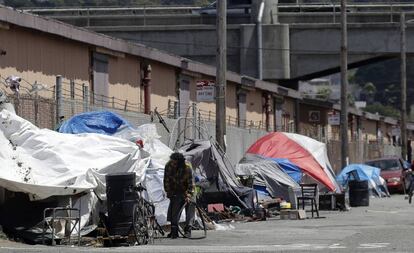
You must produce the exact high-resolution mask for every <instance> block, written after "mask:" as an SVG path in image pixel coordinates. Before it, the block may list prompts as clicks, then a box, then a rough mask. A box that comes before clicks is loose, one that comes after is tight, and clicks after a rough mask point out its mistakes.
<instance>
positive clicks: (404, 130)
mask: <svg viewBox="0 0 414 253" xmlns="http://www.w3.org/2000/svg"><path fill="white" fill-rule="evenodd" d="M406 25H407V24H406V22H405V13H401V17H400V32H401V39H400V42H401V120H400V121H401V122H400V127H401V156H402V158H403V159H404V161H406V160H407V57H406V51H407V49H406V35H405V28H406Z"/></svg>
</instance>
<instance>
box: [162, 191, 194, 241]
mask: <svg viewBox="0 0 414 253" xmlns="http://www.w3.org/2000/svg"><path fill="white" fill-rule="evenodd" d="M184 203H185V198H184V196H183V195H175V196H172V197H171V198H170V205H169V206H168V214H167V220H168V221H170V222H171V236H175V237H178V222H179V220H180V211H181V208H182V207H183V205H184ZM194 211H195V206H194V204H192V203H190V204H189V205H187V206H186V208H185V214H186V217H185V228H186V229H185V230H186V231H185V232H187V231H188V230H189V229H190V228H189V226H188V224H191V222H192V221H193V219H194V213H195V212H194Z"/></svg>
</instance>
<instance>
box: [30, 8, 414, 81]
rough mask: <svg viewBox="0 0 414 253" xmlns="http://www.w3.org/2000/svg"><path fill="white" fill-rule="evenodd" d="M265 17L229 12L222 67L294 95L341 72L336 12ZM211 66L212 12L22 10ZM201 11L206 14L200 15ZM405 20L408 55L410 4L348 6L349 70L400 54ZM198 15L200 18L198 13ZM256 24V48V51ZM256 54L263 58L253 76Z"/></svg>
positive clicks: (413, 49)
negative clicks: (303, 85)
mask: <svg viewBox="0 0 414 253" xmlns="http://www.w3.org/2000/svg"><path fill="white" fill-rule="evenodd" d="M263 1H264V4H265V12H264V18H263V20H262V22H261V23H260V24H258V23H257V12H258V11H257V10H258V4H259V3H260V2H261V0H253V5H251V6H230V8H229V14H228V17H227V19H228V39H227V41H228V45H227V46H228V68H229V70H232V71H235V72H238V73H241V74H245V75H249V76H254V77H258V76H262V77H263V79H265V80H273V81H276V82H279V83H281V84H285V85H287V86H289V87H293V88H295V87H296V85H297V83H298V81H299V80H308V79H311V78H316V77H321V76H325V75H328V74H332V73H336V72H339V70H340V69H339V63H340V60H339V52H340V23H339V22H340V6H339V5H338V4H327V3H313V4H300V3H293V4H281V3H280V4H278V3H277V1H275V0H263ZM24 11H26V12H30V13H34V14H38V15H44V16H48V17H51V18H56V19H59V20H61V21H63V22H67V23H70V24H73V25H77V26H81V27H85V28H87V29H91V30H94V31H96V32H100V33H105V34H108V35H110V36H115V37H119V38H123V39H127V40H130V41H133V42H137V43H142V44H146V45H148V46H151V47H156V48H159V49H162V50H166V51H170V52H172V53H175V54H178V55H181V56H184V57H188V58H190V59H194V60H197V61H201V62H205V63H207V64H211V65H215V52H216V49H215V43H216V35H215V32H216V31H215V25H214V24H215V19H216V17H215V12H214V10H209V11H210V12H208V9H207V11H206V8H200V7H131V8H65V9H26V10H24ZM205 12H207V13H205ZM401 12H405V13H406V19H407V20H409V22H407V52H408V54H411V53H414V24H411V23H410V20H412V19H414V3H396V2H392V1H388V2H387V3H375V4H367V3H355V4H350V5H348V7H347V13H348V22H349V25H348V37H349V38H348V43H349V45H348V49H349V59H348V62H349V68H353V67H358V66H361V65H364V64H369V63H372V62H376V61H381V60H384V59H389V58H392V57H397V56H398V55H399V52H400V46H399V45H400V35H399V27H400V25H399V17H400V13H401ZM203 13H204V14H203ZM258 25H260V26H261V27H262V29H261V30H262V33H261V38H262V41H263V44H262V45H258V43H257V42H258V41H260V40H258V36H259V35H258V33H257V28H258ZM259 54H262V55H263V58H262V59H263V62H262V68H261V69H259V68H258V66H259V64H258V59H259V57H258V56H259Z"/></svg>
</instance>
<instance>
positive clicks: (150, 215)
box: [145, 201, 156, 244]
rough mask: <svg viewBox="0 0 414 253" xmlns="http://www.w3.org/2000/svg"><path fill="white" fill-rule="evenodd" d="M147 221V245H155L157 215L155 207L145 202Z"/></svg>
mask: <svg viewBox="0 0 414 253" xmlns="http://www.w3.org/2000/svg"><path fill="white" fill-rule="evenodd" d="M145 209H146V220H147V224H146V225H147V243H148V244H154V237H155V226H156V224H155V213H154V211H155V210H154V206H153V205H152V204H151V203H150V202H147V201H146V202H145Z"/></svg>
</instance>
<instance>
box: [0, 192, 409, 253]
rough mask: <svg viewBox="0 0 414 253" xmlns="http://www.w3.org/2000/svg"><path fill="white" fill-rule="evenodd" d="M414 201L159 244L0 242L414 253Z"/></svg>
mask: <svg viewBox="0 0 414 253" xmlns="http://www.w3.org/2000/svg"><path fill="white" fill-rule="evenodd" d="M413 214H414V204H413V205H409V204H408V201H407V200H405V199H404V196H402V195H393V196H392V197H391V198H383V199H370V206H369V207H355V208H352V209H351V210H350V211H348V212H336V211H335V212H327V211H322V212H321V216H323V218H320V219H306V220H280V219H278V218H275V219H271V220H268V221H261V222H245V223H238V222H233V223H231V225H232V226H233V227H234V229H232V230H226V231H209V232H208V237H207V238H206V239H202V240H188V239H183V238H181V239H176V240H170V239H159V240H156V242H155V245H149V246H136V247H118V248H91V247H81V248H78V247H45V246H29V245H24V244H17V243H12V242H8V241H2V242H0V252H62V253H63V252H64V253H66V252H68V253H71V252H111V253H112V252H114V253H118V252H179V253H184V252H238V253H241V252H391V251H392V252H414V241H413V240H412V239H413V237H414V234H413V232H414V215H413Z"/></svg>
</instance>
